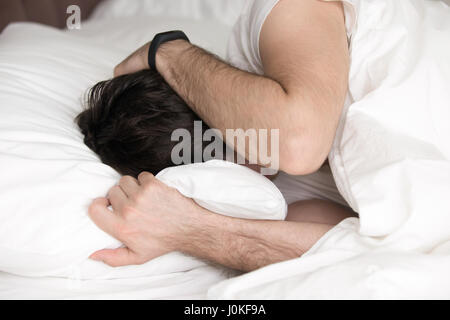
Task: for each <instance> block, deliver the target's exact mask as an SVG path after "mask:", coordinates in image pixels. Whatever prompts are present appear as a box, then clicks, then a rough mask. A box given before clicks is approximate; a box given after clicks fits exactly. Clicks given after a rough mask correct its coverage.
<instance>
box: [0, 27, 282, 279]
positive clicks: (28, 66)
mask: <svg viewBox="0 0 450 320" xmlns="http://www.w3.org/2000/svg"><path fill="white" fill-rule="evenodd" d="M123 28H128V30H129V31H130V32H131V30H133V24H132V23H131V24H129V25H126V26H123ZM152 28H157V25H154V24H153V25H152ZM91 31H92V30H91ZM101 32H104V33H105V34H106V33H109V32H110V30H107V29H99V30H98V33H97V34H99V33H101ZM134 32H141V38H142V39H143V38H145V37H146V36H148V30H145V29H144V30H139V29H137V30H136V29H135V30H134ZM98 37H99V36H98ZM105 37H106V35H105ZM127 54H129V51H128V50H120V49H118V48H117V46H116V44H110V45H108V44H107V43H101V42H99V41H98V38H92V39H90V38H88V37H83V36H82V33H79V34H77V33H68V32H63V31H59V30H56V29H53V28H49V27H44V26H40V25H35V24H14V25H11V26H9V27H8V28H7V29H6V30H5V31H4V32H3V33H2V34H1V35H0V101H1V107H0V168H1V179H0V209H1V210H0V271H5V272H10V273H14V274H19V275H25V276H58V277H70V276H75V277H78V278H100V277H101V278H120V277H137V276H142V275H153V274H166V273H170V272H177V271H185V270H188V269H192V268H194V267H196V266H199V265H202V264H203V262H201V261H199V260H197V259H194V258H191V257H187V256H184V255H181V254H179V253H172V254H169V255H165V256H163V257H160V258H158V259H155V260H153V261H151V262H149V263H147V264H144V265H142V266H129V267H124V268H116V269H113V268H109V267H107V266H106V265H104V264H102V263H98V262H94V261H91V260H88V259H87V257H88V256H89V255H90V254H91V253H92V252H94V251H96V250H98V249H102V248H113V247H118V246H120V245H121V244H120V243H119V242H118V241H117V240H115V239H113V238H111V237H110V236H109V235H107V234H105V233H104V232H102V231H101V230H99V229H98V228H97V227H96V226H95V225H94V224H93V223H92V222H91V220H90V219H89V217H88V216H87V207H88V205H89V203H90V202H91V200H92V199H94V198H96V197H98V196H103V195H105V193H106V192H107V190H108V189H109V188H110V187H111V186H113V185H114V184H115V183H117V180H118V178H119V175H118V174H117V173H116V172H115V171H114V170H113V169H111V168H110V167H108V166H106V165H104V164H102V163H101V162H100V161H99V159H98V157H97V156H96V155H95V154H94V153H93V152H92V151H91V150H89V149H88V148H87V147H86V146H85V145H84V144H83V142H82V135H81V133H80V132H79V130H78V128H77V127H76V125H75V124H74V122H73V119H74V117H75V116H76V115H77V114H78V113H79V112H80V111H81V110H82V107H81V101H80V97H81V96H82V95H83V93H84V92H85V91H86V90H87V89H88V88H89V87H91V86H92V85H94V84H95V83H96V82H98V81H100V80H104V79H107V78H109V77H111V75H112V74H111V73H112V68H113V67H114V65H115V64H117V63H118V62H119V61H120V60H121V59H123V58H124V57H125V56H126V55H127ZM159 178H160V179H161V180H163V181H165V182H167V183H168V184H170V185H172V186H174V187H176V188H178V189H180V191H181V192H182V193H184V194H186V195H188V196H191V197H193V198H196V200H197V202H199V203H200V204H202V205H204V206H206V207H209V208H211V209H213V210H216V211H217V212H219V213H223V214H227V213H228V214H231V215H233V216H239V215H240V214H241V216H242V217H245V218H255V219H284V217H285V214H286V204H285V202H284V199H283V197H282V196H281V194H280V192H279V191H278V190H277V189H276V187H275V186H274V185H273V184H272V183H271V182H270V181H268V180H267V179H265V178H264V177H262V176H260V175H258V174H256V173H254V172H252V171H251V170H250V169H247V168H243V167H240V166H237V165H234V164H229V163H222V162H217V161H212V162H209V163H206V164H198V165H192V166H187V167H185V168H183V167H178V168H173V169H167V170H166V171H164V172H162V173H161V175H160V176H159ZM217 181H220V184H217ZM244 195H245V197H244Z"/></svg>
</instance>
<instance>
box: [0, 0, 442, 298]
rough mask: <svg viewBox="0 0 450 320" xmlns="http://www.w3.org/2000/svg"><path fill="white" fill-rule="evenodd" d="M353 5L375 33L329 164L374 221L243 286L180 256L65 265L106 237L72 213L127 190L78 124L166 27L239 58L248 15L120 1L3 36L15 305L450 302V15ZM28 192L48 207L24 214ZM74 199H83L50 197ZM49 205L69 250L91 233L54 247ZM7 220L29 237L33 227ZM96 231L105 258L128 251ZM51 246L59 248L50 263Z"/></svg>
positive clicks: (235, 7) (200, 5) (7, 242)
mask: <svg viewBox="0 0 450 320" xmlns="http://www.w3.org/2000/svg"><path fill="white" fill-rule="evenodd" d="M348 2H353V3H356V4H357V6H356V10H357V11H358V13H359V20H358V28H357V30H355V32H354V34H353V35H352V47H351V59H352V68H351V70H350V82H351V83H350V88H349V96H348V99H347V103H346V109H345V112H344V114H343V119H342V121H341V124H340V127H339V129H338V134H337V138H336V141H335V143H334V145H333V149H332V152H331V154H330V159H329V160H330V166H331V169H332V172H333V175H334V178H335V180H336V183H337V185H338V188H339V191H340V192H341V194H342V195H343V197H344V198H345V200H346V201H347V202H348V203H349V204H350V205H351V207H352V208H353V209H354V210H355V211H357V212H358V213H359V214H360V219H356V218H350V219H347V220H344V221H343V222H342V223H340V224H339V225H338V226H336V227H335V228H333V229H332V230H331V231H330V232H328V233H327V234H326V235H325V236H324V237H323V238H322V239H321V240H320V241H319V242H318V243H317V244H316V245H315V246H314V247H313V248H312V249H311V250H310V251H309V252H307V253H306V254H305V255H304V256H303V257H302V258H299V259H294V260H291V261H286V262H282V263H278V264H274V265H271V266H267V267H265V268H262V269H260V270H257V271H255V272H251V273H248V274H242V275H241V274H239V273H237V272H235V271H233V270H228V269H225V268H220V267H217V266H212V265H208V264H206V263H204V262H203V261H198V260H196V259H193V258H192V257H186V256H180V255H178V254H172V255H168V256H165V257H163V258H161V259H156V261H153V262H152V263H151V264H149V265H147V266H144V267H141V268H137V269H125V270H123V269H122V270H119V271H117V272H116V271H112V270H109V269H108V270H106V269H104V268H103V267H101V266H99V265H97V264H96V265H92V263H94V262H82V263H83V268H80V267H79V265H78V264H76V265H74V266H73V268H72V269H71V268H70V266H65V265H64V261H67V259H75V258H74V257H73V256H71V255H70V253H67V254H62V252H65V251H67V250H65V249H67V248H77V250H79V249H80V248H83V250H85V251H86V252H85V254H88V253H90V252H92V244H91V243H90V241H87V240H86V239H92V238H90V237H86V238H85V237H83V233H80V229H82V230H83V232H86V234H87V233H88V232H94V233H95V231H94V228H95V227H94V226H93V225H92V223H91V222H90V221H89V219H88V218H87V216H86V215H85V211H86V210H84V211H82V210H79V211H80V212H78V213H76V214H74V215H72V216H71V217H74V218H73V220H64V219H63V218H61V217H62V215H60V212H71V210H72V211H73V207H74V204H75V203H76V204H77V206H78V207H79V204H80V203H88V199H90V198H92V197H93V196H95V195H96V194H98V192H99V190H107V188H108V187H109V186H111V185H112V184H113V183H114V182H115V181H116V180H117V178H118V176H117V173H115V172H114V171H113V170H112V169H111V168H107V167H106V166H101V164H99V161H98V159H97V158H96V157H95V155H92V154H88V153H87V150H85V149H80V148H81V147H80V141H81V136H80V133H79V132H78V131H77V129H76V127H75V125H74V124H73V123H72V119H73V117H74V115H76V113H77V112H79V110H80V107H79V106H80V99H82V97H81V95H82V92H84V91H85V90H86V89H87V88H88V87H89V85H92V84H93V83H95V82H96V81H99V80H103V79H105V78H108V77H111V76H112V67H113V66H114V65H115V64H117V63H118V62H120V61H121V59H123V58H124V57H125V56H126V55H127V54H129V53H130V52H131V51H132V50H134V49H135V48H137V47H138V46H139V45H141V44H143V43H145V42H146V41H148V39H149V37H150V36H149V35H153V34H155V33H156V32H159V31H160V30H162V29H165V30H167V29H175V28H182V29H183V30H185V31H187V32H188V33H189V34H190V36H191V40H192V41H193V42H195V43H196V44H199V45H200V46H203V47H205V48H207V49H209V50H211V51H212V52H214V53H216V54H217V55H219V56H221V57H225V52H226V39H227V38H228V37H229V34H230V31H231V27H232V25H233V22H234V21H235V20H236V18H237V17H238V15H239V13H240V11H241V8H242V5H243V4H244V3H245V2H243V1H242V0H236V1H231V0H227V1H226V2H225V1H208V0H170V1H169V0H165V1H164V4H162V2H161V1H158V0H142V1H133V2H130V1H125V0H107V1H103V2H101V3H100V4H99V5H98V6H97V7H96V8H95V10H94V11H93V12H92V13H90V12H89V11H90V10H88V9H86V13H84V14H85V15H86V16H87V14H88V13H90V14H89V18H88V19H87V20H84V21H83V22H82V25H81V29H80V30H70V31H61V30H58V29H55V28H53V27H49V26H44V25H41V24H30V23H16V24H12V25H10V26H9V27H8V28H6V29H5V30H4V31H3V33H2V35H1V36H0V101H2V105H0V112H2V117H0V168H2V178H3V179H2V181H0V190H3V191H4V192H2V193H0V203H2V206H3V207H2V212H3V215H1V214H0V221H1V223H0V244H1V245H0V250H1V252H2V256H1V258H0V269H1V270H4V271H9V272H2V273H0V299H205V298H210V299H280V298H286V299H319V298H322V299H323V298H340V299H342V298H347V299H352V298H357V299H379V298H389V299H396V298H407V299H413V298H449V297H450V277H448V268H449V267H450V245H449V239H450V231H449V230H450V219H449V215H450V205H449V204H448V201H447V199H446V198H447V195H448V194H450V161H449V159H450V144H449V143H448V141H450V140H449V139H448V138H449V137H450V131H449V130H450V129H449V126H448V121H449V120H448V119H450V108H449V104H448V101H450V87H449V83H450V81H449V80H450V65H449V63H448V56H449V55H450V45H449V43H448V41H447V39H448V38H449V36H450V23H449V21H450V19H449V17H450V9H449V7H448V6H447V5H445V4H444V2H442V1H431V0H420V1H415V0H405V1H401V2H400V1H397V0H373V1H371V0H366V1H357V0H348ZM82 11H83V9H82ZM369 13H370V14H369ZM19 20H20V19H19ZM22 20H24V19H22ZM25 20H26V18H25ZM374 23H376V27H374ZM52 25H55V26H59V27H62V26H63V25H64V24H63V23H61V22H59V23H52ZM423 30H426V32H425V31H423ZM413 31H415V32H413ZM418 43H419V44H423V47H420V48H422V49H420V48H419V47H418V46H417V44H418ZM42 44H45V45H42ZM33 49H34V50H33ZM412 52H414V54H411V53H412ZM99 57H101V58H99ZM44 80H45V81H44ZM5 101H6V102H7V103H6V102H5ZM30 114H31V115H32V116H30ZM30 133H31V135H30ZM386 141H389V143H386ZM42 142H45V144H43V143H42ZM24 154H26V155H27V156H24ZM75 160H76V161H75ZM49 161H50V162H51V163H52V166H51V169H49ZM21 168H25V169H21ZM49 170H51V171H49ZM48 172H51V173H52V175H50V176H49V175H48V174H47V175H46V173H48ZM92 177H96V179H93V178H92ZM55 181H58V183H55ZM86 181H89V184H85V182H86ZM25 182H26V185H27V187H26V189H24V184H25ZM69 182H70V183H69ZM268 189H270V188H269V187H268ZM24 190H25V191H26V192H33V193H36V194H37V195H40V196H33V197H30V198H29V199H27V201H24V199H22V198H21V197H20V192H21V191H24ZM74 190H75V191H74ZM62 192H64V193H65V194H70V195H71V196H70V197H65V198H64V199H62V200H61V201H56V200H55V199H54V198H52V197H48V195H49V194H50V195H51V194H59V193H62ZM255 192H256V191H255ZM256 193H257V192H256ZM267 194H269V195H273V196H274V197H275V195H274V193H272V192H271V191H270V192H269V191H268V193H267ZM266 197H267V196H266ZM83 199H84V200H83ZM256 203H257V201H255V208H256V206H257V205H256ZM36 207H38V208H39V209H40V211H48V212H51V213H52V214H53V216H52V217H51V218H52V219H53V220H52V221H54V223H55V224H58V225H62V224H64V225H67V228H66V229H63V230H62V231H61V234H58V235H57V236H58V237H61V239H67V234H71V232H75V231H74V228H73V226H74V225H77V226H80V227H79V228H77V230H76V233H74V235H75V234H76V236H77V239H76V241H69V240H64V241H61V242H58V243H56V244H55V243H49V242H51V239H50V238H47V237H46V233H45V231H46V230H48V229H46V228H48V227H49V225H47V224H46V225H43V224H42V223H41V221H40V218H41V217H42V215H34V216H33V215H31V214H30V212H34V209H35V208H36ZM85 209H86V208H85ZM5 211H8V212H13V213H14V218H17V219H19V218H21V217H22V219H26V221H27V222H28V224H25V225H24V226H23V227H22V229H19V227H18V226H19V225H20V224H18V223H16V224H14V223H13V222H11V220H12V219H10V218H9V217H7V216H6V215H5V214H4V212H5ZM83 212H84V213H83ZM66 216H68V215H66ZM61 219H63V220H61ZM67 219H68V218H67ZM71 219H72V218H71ZM17 221H20V220H17ZM22 225H23V224H22ZM22 225H20V226H22ZM27 226H28V227H27ZM95 234H96V238H95V241H97V242H100V243H104V244H105V246H106V245H110V244H111V241H113V239H110V238H108V237H107V236H106V235H104V234H100V233H98V232H97V233H95ZM7 235H8V236H7ZM22 235H23V236H22ZM30 235H32V236H30ZM11 239H12V240H11ZM30 239H32V240H33V241H30ZM49 239H50V240H49ZM72 240H73V239H72ZM33 242H34V243H33ZM38 243H39V244H45V245H47V246H49V247H51V248H52V251H51V252H50V253H48V256H47V258H46V259H42V252H39V251H38V250H37V249H36V246H37V244H38ZM11 247H12V248H14V250H10V251H8V250H7V248H11ZM24 252H27V256H26V259H25V258H24V256H25V255H24ZM33 255H34V256H33ZM20 259H23V260H22V261H21V260H20ZM10 261H15V264H14V265H13V264H12V263H11V264H9V263H10ZM49 261H50V262H51V263H52V266H53V267H52V268H53V269H52V270H51V271H52V272H48V270H49V268H48V263H49ZM18 262H21V263H18ZM44 262H45V263H44ZM85 264H89V266H87V267H89V270H90V271H89V272H90V273H86V272H85V271H84V270H86V269H84V266H85ZM20 265H22V266H23V268H18V267H17V266H20ZM63 265H64V266H63ZM30 266H31V267H30ZM149 270H150V271H149ZM49 274H51V275H49Z"/></svg>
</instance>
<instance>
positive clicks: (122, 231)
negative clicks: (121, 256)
mask: <svg viewBox="0 0 450 320" xmlns="http://www.w3.org/2000/svg"><path fill="white" fill-rule="evenodd" d="M116 231H117V235H118V236H119V237H120V238H127V237H128V236H129V235H130V234H132V233H133V232H132V229H131V228H130V226H129V225H128V224H126V223H120V224H118V225H117V226H116Z"/></svg>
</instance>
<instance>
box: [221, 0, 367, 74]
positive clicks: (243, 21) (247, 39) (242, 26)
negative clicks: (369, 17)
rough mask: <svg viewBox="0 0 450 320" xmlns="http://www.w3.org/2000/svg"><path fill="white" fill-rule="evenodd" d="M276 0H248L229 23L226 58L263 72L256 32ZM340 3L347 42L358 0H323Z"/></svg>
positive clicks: (354, 18) (243, 67)
mask: <svg viewBox="0 0 450 320" xmlns="http://www.w3.org/2000/svg"><path fill="white" fill-rule="evenodd" d="M279 1H280V0H248V1H247V3H246V5H245V6H244V9H243V12H242V14H241V16H240V17H239V19H238V20H237V22H236V24H235V25H234V27H233V31H232V34H231V37H230V39H229V41H228V49H227V61H228V63H230V64H231V65H233V66H235V67H236V68H239V69H241V70H245V71H248V72H252V73H256V74H260V75H262V74H263V73H264V70H263V67H262V62H261V56H260V54H259V36H260V33H261V29H262V26H263V24H264V22H265V20H266V18H267V17H268V15H269V14H270V12H271V11H272V9H273V8H274V7H275V5H276V4H277V3H278V2H279ZM324 1H342V2H343V3H344V11H345V23H346V28H347V37H348V39H349V42H350V41H351V36H352V33H353V31H354V28H355V27H356V20H357V12H358V11H357V8H358V2H359V0H324Z"/></svg>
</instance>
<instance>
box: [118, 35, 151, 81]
mask: <svg viewBox="0 0 450 320" xmlns="http://www.w3.org/2000/svg"><path fill="white" fill-rule="evenodd" d="M150 44H151V42H149V43H146V44H145V45H143V46H142V47H140V48H139V49H137V50H136V51H135V52H133V53H132V54H131V55H129V56H128V58H126V59H125V60H123V61H122V62H121V63H120V64H118V65H117V66H116V67H115V68H114V76H115V77H118V76H121V75H124V74H130V73H134V72H138V71H141V70H145V69H148V68H149V65H148V50H149V49H150Z"/></svg>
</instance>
